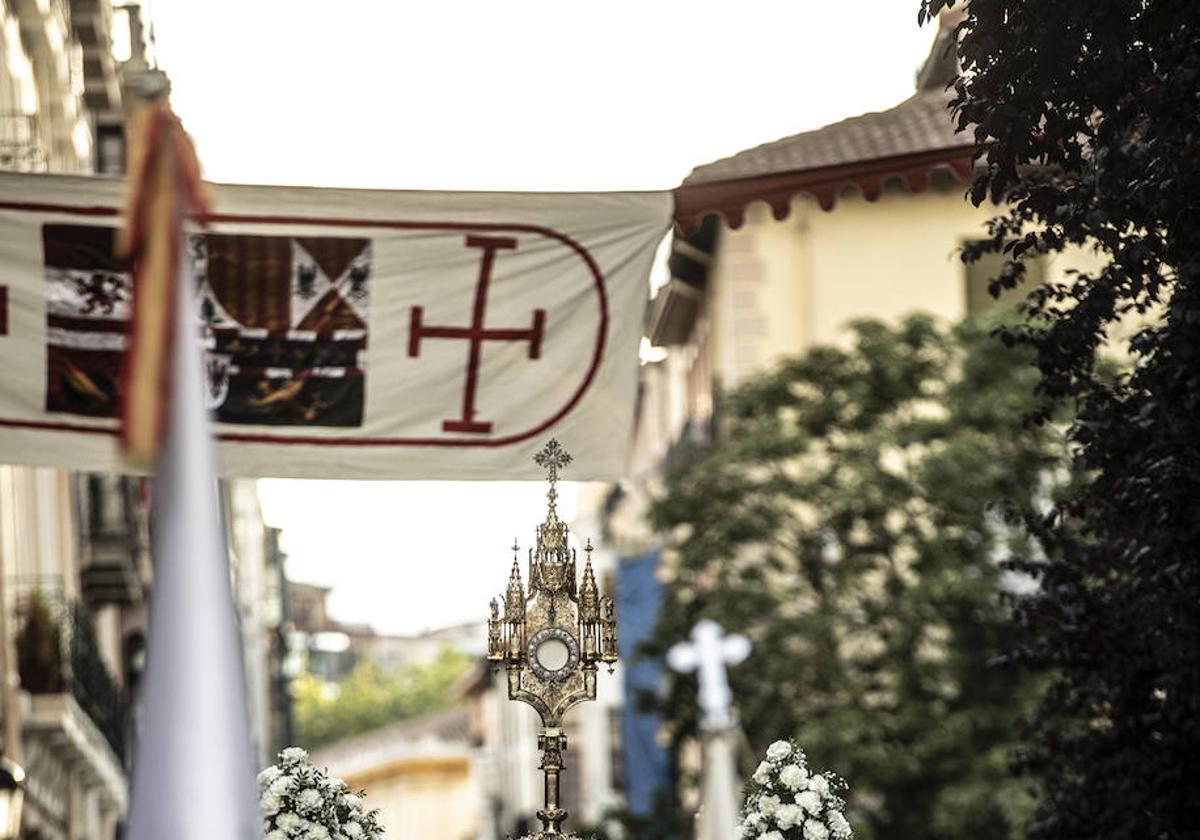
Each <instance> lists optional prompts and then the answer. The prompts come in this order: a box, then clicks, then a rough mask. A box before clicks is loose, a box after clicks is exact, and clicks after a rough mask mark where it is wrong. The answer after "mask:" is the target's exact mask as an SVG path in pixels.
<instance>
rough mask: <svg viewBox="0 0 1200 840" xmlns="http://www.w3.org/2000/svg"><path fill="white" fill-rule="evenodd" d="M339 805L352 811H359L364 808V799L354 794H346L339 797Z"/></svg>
mask: <svg viewBox="0 0 1200 840" xmlns="http://www.w3.org/2000/svg"><path fill="white" fill-rule="evenodd" d="M338 804H339V805H341V806H342V807H343V808H349V809H350V810H351V811H357V810H359V809H360V808H362V804H363V801H362V797H361V796H358V795H356V794H353V793H344V794H342V795H341V796H339V797H338Z"/></svg>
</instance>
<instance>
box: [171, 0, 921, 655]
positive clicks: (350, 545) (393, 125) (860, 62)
mask: <svg viewBox="0 0 1200 840" xmlns="http://www.w3.org/2000/svg"><path fill="white" fill-rule="evenodd" d="M917 5H918V0H858V2H847V1H846V0H843V2H835V3H828V2H815V0H779V2H756V1H755V0H726V2H721V3H717V2H703V0H687V2H677V0H640V2H613V0H610V1H609V2H605V3H598V2H592V3H582V2H569V0H553V1H552V2H541V1H540V0H539V2H523V0H504V2H496V0H487V2H470V3H467V2H452V1H451V0H426V2H422V3H413V2H407V0H374V2H362V1H361V0H338V2H329V0H324V2H308V0H204V2H197V0H152V6H151V14H152V16H153V19H154V23H155V34H156V39H157V54H158V59H159V64H160V66H161V67H162V69H163V70H165V71H166V72H167V73H168V74H169V75H170V77H171V80H172V87H173V94H172V100H173V103H174V105H175V108H176V110H177V111H178V113H179V115H180V117H181V118H182V119H183V121H184V124H185V126H186V127H187V128H188V130H189V131H190V132H191V133H192V135H193V136H194V138H195V140H196V146H197V149H198V151H199V154H200V160H201V163H202V165H203V168H204V171H205V175H206V177H207V178H209V179H210V180H214V181H224V182H240V183H261V184H307V185H312V186H347V187H378V188H392V189H462V190H466V189H473V190H551V191H560V190H568V191H569V190H645V189H669V188H671V187H673V186H675V185H676V184H678V183H679V181H680V180H681V179H682V178H683V177H684V176H685V175H687V173H688V172H689V171H690V170H691V168H692V167H693V166H696V165H699V164H702V163H707V162H709V161H712V160H715V159H717V158H720V157H724V156H726V155H730V154H733V153H735V152H737V151H740V150H741V149H744V148H748V147H750V146H755V145H758V144H760V143H764V142H768V141H771V140H775V139H778V138H780V137H784V136H787V135H789V134H794V133H796V132H799V131H805V130H808V129H811V128H817V127H819V126H821V125H825V124H827V123H830V122H834V121H836V120H839V119H842V118H844V117H848V116H854V115H856V114H860V113H863V112H866V111H873V110H880V109H883V108H887V107H890V106H892V105H894V104H896V103H897V102H899V101H900V100H902V99H904V98H906V97H908V96H909V95H911V93H912V91H913V78H914V75H915V73H916V70H917V68H918V67H919V65H920V63H921V61H922V60H923V58H924V57H925V55H926V53H927V52H928V49H929V45H930V43H931V41H932V37H933V31H932V29H931V28H930V27H926V28H925V29H924V30H921V29H918V27H917V24H916V11H917ZM260 495H261V497H262V501H263V507H264V512H265V515H266V518H267V520H268V521H269V522H270V523H271V524H274V525H278V526H280V527H282V528H283V529H284V534H283V536H284V548H285V550H286V551H287V552H288V553H289V555H290V561H289V567H288V570H289V574H290V575H291V576H292V577H294V578H296V579H300V580H308V581H314V582H318V583H323V584H327V585H332V586H334V587H335V592H334V595H333V598H332V601H331V606H332V608H333V609H334V612H335V614H336V615H337V616H338V617H340V618H343V619H344V620H347V621H355V622H369V623H371V624H374V625H375V626H376V627H377V628H378V629H380V630H383V631H388V632H402V633H411V632H417V631H420V630H422V629H426V628H433V627H439V626H443V625H447V624H452V623H456V622H459V621H464V620H471V619H475V618H481V617H482V616H483V615H484V614H485V613H486V606H487V600H488V598H489V597H490V596H491V595H492V594H493V593H494V592H497V591H498V590H499V589H500V588H501V587H502V586H503V584H504V582H505V581H506V580H507V569H508V564H509V562H511V553H510V552H508V551H507V550H506V548H507V546H509V545H511V544H512V539H513V537H514V535H517V536H519V537H520V538H521V541H522V544H524V545H528V541H529V537H530V535H531V534H532V531H533V528H534V525H535V524H536V523H537V522H538V521H540V519H541V517H542V513H543V510H544V502H543V488H541V487H540V486H537V485H535V484H527V485H522V484H496V483H479V484H465V483H464V484H454V483H445V482H425V483H415V484H414V483H399V482H316V481H309V482H302V481H275V480H271V481H263V482H261V483H260ZM566 495H567V496H568V497H569V496H570V495H571V494H570V493H568V494H566ZM565 502H566V504H565V507H567V508H568V510H567V511H566V512H568V513H569V512H570V508H571V507H572V503H571V500H570V499H569V498H568V499H566V500H565ZM581 536H583V535H581Z"/></svg>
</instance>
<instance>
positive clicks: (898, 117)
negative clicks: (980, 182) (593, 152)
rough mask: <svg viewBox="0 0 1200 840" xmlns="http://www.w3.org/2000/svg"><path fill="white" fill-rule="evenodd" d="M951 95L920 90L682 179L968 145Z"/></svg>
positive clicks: (689, 181) (726, 177)
mask: <svg viewBox="0 0 1200 840" xmlns="http://www.w3.org/2000/svg"><path fill="white" fill-rule="evenodd" d="M950 96H951V93H950V92H949V91H942V90H932V91H921V92H920V93H917V94H916V95H915V96H913V97H911V98H909V99H906V100H905V101H904V102H901V103H900V104H899V105H897V106H896V107H894V108H889V109H888V110H886V111H880V112H877V113H871V114H862V115H861V116H857V117H851V118H850V119H846V120H842V121H841V122H837V123H833V124H832V125H827V126H825V127H824V128H819V129H817V130H815V131H806V132H804V133H802V134H795V135H792V136H791V137H785V138H783V139H782V140H776V141H774V142H772V143H764V144H763V145H761V146H756V147H754V148H753V149H747V150H745V151H743V152H738V153H737V154H736V155H733V156H731V157H727V158H723V159H722V160H718V161H715V162H713V163H708V164H705V165H703V166H698V167H696V168H695V169H693V170H692V173H691V174H690V175H689V176H688V177H687V178H686V179H685V180H684V182H683V183H684V185H685V186H691V185H694V184H708V183H713V182H715V181H731V180H739V179H744V178H757V177H762V176H766V175H778V174H783V173H795V172H804V171H807V170H813V169H824V168H827V167H832V166H843V165H846V164H853V163H858V162H861V161H869V160H878V159H880V158H889V157H896V156H899V155H909V154H914V153H920V152H930V151H934V150H937V149H950V148H961V147H969V146H971V145H972V144H973V140H972V138H971V135H970V134H958V133H955V131H954V123H953V120H952V119H951V116H950V113H949V111H947V109H946V108H947V105H948V103H949V101H950Z"/></svg>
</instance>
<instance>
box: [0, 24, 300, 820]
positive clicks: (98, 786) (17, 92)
mask: <svg viewBox="0 0 1200 840" xmlns="http://www.w3.org/2000/svg"><path fill="white" fill-rule="evenodd" d="M118 43H120V44H123V45H125V47H126V49H125V50H124V51H123V54H122V55H121V56H120V57H118V56H117V55H116V51H115V49H114V45H115V44H118ZM148 47H149V45H148V44H147V39H146V33H145V29H144V27H143V23H142V17H141V9H140V8H139V7H138V6H137V5H133V4H130V5H122V6H119V7H118V6H114V4H113V3H112V2H111V0H0V169H3V170H13V171H23V172H51V173H57V172H62V173H82V174H97V175H118V174H120V173H122V172H123V171H124V158H125V126H126V124H127V121H128V116H129V113H130V111H131V110H132V108H133V106H134V101H135V99H136V97H135V96H133V95H132V94H131V90H133V89H134V88H135V87H136V86H137V85H138V84H140V82H141V81H142V80H143V79H144V78H145V76H146V75H147V74H152V75H161V73H160V71H158V70H157V69H156V68H154V67H153V60H152V56H150V55H148ZM152 497H153V489H152V482H150V481H149V480H147V479H143V478H138V477H128V476H117V475H95V474H88V475H84V474H72V473H69V472H65V471H62V470H53V469H46V468H38V467H27V466H8V465H0V684H2V685H0V712H2V714H3V726H2V727H0V736H2V739H3V742H2V743H3V754H4V756H5V757H7V758H9V759H12V760H13V761H15V762H16V763H17V764H18V765H19V766H21V767H22V768H23V769H24V770H25V773H26V779H25V782H26V791H25V804H24V809H23V812H22V829H21V832H22V833H21V836H22V838H26V840H114V838H116V837H118V836H120V829H121V825H122V821H123V819H124V815H125V811H126V807H127V804H128V795H129V794H128V778H129V768H130V762H131V761H132V760H133V756H132V749H131V747H132V744H133V742H134V735H135V732H136V727H137V709H138V703H137V701H138V696H139V688H140V683H141V675H142V669H143V667H144V661H145V650H146V645H147V643H148V639H147V626H146V622H147V605H148V601H149V599H150V598H151V597H152V594H153V564H152V562H151V556H150V539H149V519H150V509H151V506H152V501H153V499H152ZM222 499H223V511H224V514H225V520H226V526H227V533H228V541H229V550H230V574H231V580H232V581H233V582H234V585H235V593H236V599H237V605H238V612H239V618H240V623H241V627H240V629H241V632H242V638H243V652H244V659H245V664H246V672H247V680H246V682H247V685H248V688H249V698H248V699H249V706H250V718H251V724H252V726H253V737H254V739H255V747H256V751H257V755H258V757H259V758H260V759H261V760H263V761H264V762H265V761H266V760H267V758H268V757H269V756H271V755H273V754H274V753H275V751H277V750H278V749H279V748H280V747H281V746H282V745H283V744H284V743H285V742H287V741H289V740H290V738H291V731H290V698H289V696H288V693H287V686H286V676H285V674H284V672H283V667H282V666H283V654H284V651H285V644H284V642H285V638H284V633H283V628H284V621H285V616H284V610H283V603H284V599H283V595H284V593H283V587H282V562H283V555H282V553H281V552H280V550H279V544H278V533H277V532H275V531H274V530H273V529H271V528H268V527H267V526H266V525H264V523H263V521H262V516H261V513H260V511H259V508H258V501H257V496H256V493H255V487H254V483H253V482H249V481H235V482H229V483H227V484H225V485H223V487H222Z"/></svg>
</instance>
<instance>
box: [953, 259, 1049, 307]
mask: <svg viewBox="0 0 1200 840" xmlns="http://www.w3.org/2000/svg"><path fill="white" fill-rule="evenodd" d="M1007 258H1008V255H1007V254H1004V253H1000V254H984V255H983V256H981V257H980V258H979V259H978V260H977V261H975V262H973V263H964V264H963V275H964V279H965V285H966V302H967V310H966V312H967V314H968V315H977V314H978V313H980V312H986V311H987V310H989V309H994V308H997V307H1003V308H1007V309H1014V308H1016V306H1017V304H1018V303H1020V302H1021V301H1023V300H1024V299H1025V296H1026V295H1028V294H1029V290H1030V289H1032V288H1033V287H1034V286H1036V285H1039V284H1041V283H1042V282H1043V280H1044V279H1045V258H1044V257H1034V258H1032V259H1028V260H1026V261H1025V281H1024V282H1023V283H1021V284H1020V285H1019V286H1017V287H1016V288H1015V289H1003V290H1001V292H1000V297H998V298H995V297H992V295H991V293H990V292H988V285H989V284H990V283H991V282H992V280H994V279H995V278H997V277H999V276H1000V270H1001V269H1002V268H1003V267H1004V263H1005V262H1006V261H1007Z"/></svg>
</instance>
